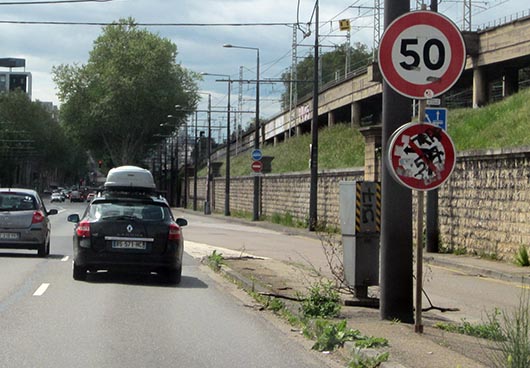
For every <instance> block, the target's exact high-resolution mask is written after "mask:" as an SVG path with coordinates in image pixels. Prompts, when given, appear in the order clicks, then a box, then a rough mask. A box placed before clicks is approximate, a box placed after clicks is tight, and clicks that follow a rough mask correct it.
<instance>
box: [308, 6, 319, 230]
mask: <svg viewBox="0 0 530 368" xmlns="http://www.w3.org/2000/svg"><path fill="white" fill-rule="evenodd" d="M318 21H319V19H318V0H316V2H315V50H314V51H315V59H314V61H313V63H314V64H313V121H312V123H311V180H310V181H311V183H310V188H309V231H315V230H316V227H317V222H318V218H317V215H318V209H317V200H318V70H319V67H318V64H319V63H318V47H319V45H318V26H319V24H318Z"/></svg>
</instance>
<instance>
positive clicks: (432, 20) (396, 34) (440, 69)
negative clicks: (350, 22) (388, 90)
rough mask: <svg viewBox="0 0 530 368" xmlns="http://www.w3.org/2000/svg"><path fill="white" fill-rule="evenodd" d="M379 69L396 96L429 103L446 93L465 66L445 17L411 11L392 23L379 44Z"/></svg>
mask: <svg viewBox="0 0 530 368" xmlns="http://www.w3.org/2000/svg"><path fill="white" fill-rule="evenodd" d="M378 57H379V68H380V70H381V74H382V75H383V78H384V79H385V81H386V82H387V83H388V84H389V85H390V86H391V87H392V88H393V89H394V90H395V91H396V92H398V93H400V94H402V95H404V96H407V97H410V98H416V99H429V98H433V97H436V96H439V95H441V94H443V93H444V92H446V91H447V90H449V89H450V88H451V87H452V86H453V85H454V84H455V83H456V81H457V80H458V78H459V77H460V74H461V73H462V70H463V69H464V66H465V62H466V46H465V43H464V39H463V38H462V35H461V33H460V30H459V29H458V27H457V26H456V25H455V24H454V23H453V22H452V21H451V20H450V19H449V18H447V17H445V16H443V15H441V14H438V13H435V12H430V11H414V12H410V13H406V14H404V15H402V16H400V17H399V18H397V19H395V20H394V21H393V22H392V23H391V24H390V25H389V26H388V27H387V29H386V30H385V33H384V34H383V37H382V38H381V42H380V44H379V55H378Z"/></svg>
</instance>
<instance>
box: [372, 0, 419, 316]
mask: <svg viewBox="0 0 530 368" xmlns="http://www.w3.org/2000/svg"><path fill="white" fill-rule="evenodd" d="M409 9H410V1H409V0H385V27H388V25H389V24H390V23H391V22H392V21H393V20H394V19H396V18H397V17H399V16H401V15H402V14H405V13H407V12H408V11H409ZM411 117H412V103H411V100H410V99H409V98H406V97H403V96H401V95H400V94H398V93H397V92H395V91H394V90H393V89H392V88H391V87H390V86H389V85H388V84H387V83H386V82H383V137H382V138H383V139H382V143H383V149H384V154H385V155H386V151H387V150H388V144H389V139H390V136H391V135H392V133H393V132H394V131H395V130H396V129H397V128H399V127H400V126H401V125H403V124H405V123H407V122H409V121H410V120H411ZM381 219H382V223H381V277H380V279H381V300H380V315H381V318H382V319H386V320H395V319H397V320H399V321H401V322H404V323H413V322H414V315H413V314H414V313H413V282H412V267H413V264H412V249H413V248H412V193H411V190H410V189H408V188H405V187H403V186H401V185H400V184H398V183H397V182H396V181H395V180H394V179H393V178H392V176H391V173H390V171H389V168H388V163H387V160H383V170H382V213H381Z"/></svg>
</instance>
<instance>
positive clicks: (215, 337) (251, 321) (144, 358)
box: [0, 202, 334, 368]
mask: <svg viewBox="0 0 530 368" xmlns="http://www.w3.org/2000/svg"><path fill="white" fill-rule="evenodd" d="M85 206H86V204H82V203H73V204H71V203H68V202H65V203H61V204H55V203H54V204H53V205H50V204H48V208H59V209H60V213H59V214H58V215H56V216H52V217H51V220H52V241H51V255H50V257H48V258H46V259H43V258H38V257H37V256H36V254H35V253H36V252H26V251H11V250H0V269H1V270H2V271H1V278H0V334H1V341H2V354H1V355H0V366H1V367H8V368H9V367H13V368H23V367H31V368H35V367H39V368H46V367H53V368H57V367H98V368H103V367H112V368H116V367H128V368H129V367H142V368H144V367H191V368H194V367H242V368H243V367H244V368H249V367H315V368H316V367H326V366H328V367H333V366H334V365H333V364H334V363H332V362H325V361H323V360H322V359H321V358H320V356H319V355H318V354H317V353H314V352H312V351H310V350H309V349H308V346H307V344H305V343H304V342H303V339H302V338H300V337H298V338H297V337H296V336H293V333H292V332H290V331H289V330H288V329H282V328H279V325H277V324H276V323H272V322H271V320H270V319H269V317H267V316H265V314H263V313H257V312H255V311H254V310H253V309H252V308H249V307H248V306H247V305H246V303H244V302H243V301H242V299H240V298H236V297H235V296H234V293H235V291H233V289H235V288H230V287H229V286H227V285H226V284H225V283H224V282H219V280H218V279H216V278H218V276H216V275H215V274H213V273H211V272H209V271H208V270H207V269H205V268H204V267H200V265H199V264H198V262H197V260H195V259H194V258H192V257H190V256H189V255H186V256H185V259H184V267H183V278H182V282H181V284H180V285H179V286H167V285H164V284H161V283H160V282H159V280H158V278H157V277H156V276H155V275H152V276H134V275H116V274H115V275H113V274H108V273H98V274H96V275H91V276H89V279H88V281H87V282H78V281H74V280H73V279H72V265H71V262H72V241H71V235H72V229H73V225H72V224H71V223H68V222H67V221H66V217H67V215H68V214H71V213H82V211H83V209H84V207H85ZM184 230H185V236H187V235H186V230H187V229H184ZM189 230H190V231H189V232H190V235H191V234H193V233H194V229H193V225H192V226H190V228H189Z"/></svg>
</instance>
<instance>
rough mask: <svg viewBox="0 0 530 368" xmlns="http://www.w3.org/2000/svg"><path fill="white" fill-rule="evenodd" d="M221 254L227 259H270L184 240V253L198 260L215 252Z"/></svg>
mask: <svg viewBox="0 0 530 368" xmlns="http://www.w3.org/2000/svg"><path fill="white" fill-rule="evenodd" d="M214 250H215V251H217V253H221V254H222V255H223V257H225V258H239V257H250V258H262V259H268V258H267V257H259V256H255V255H252V254H249V253H246V252H244V251H242V250H233V249H227V248H221V247H214V246H212V245H208V244H202V243H195V242H192V241H188V240H184V252H186V253H187V254H189V255H190V256H192V257H193V258H196V259H201V258H202V257H206V256H209V255H210V254H212V252H213V251H214Z"/></svg>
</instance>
